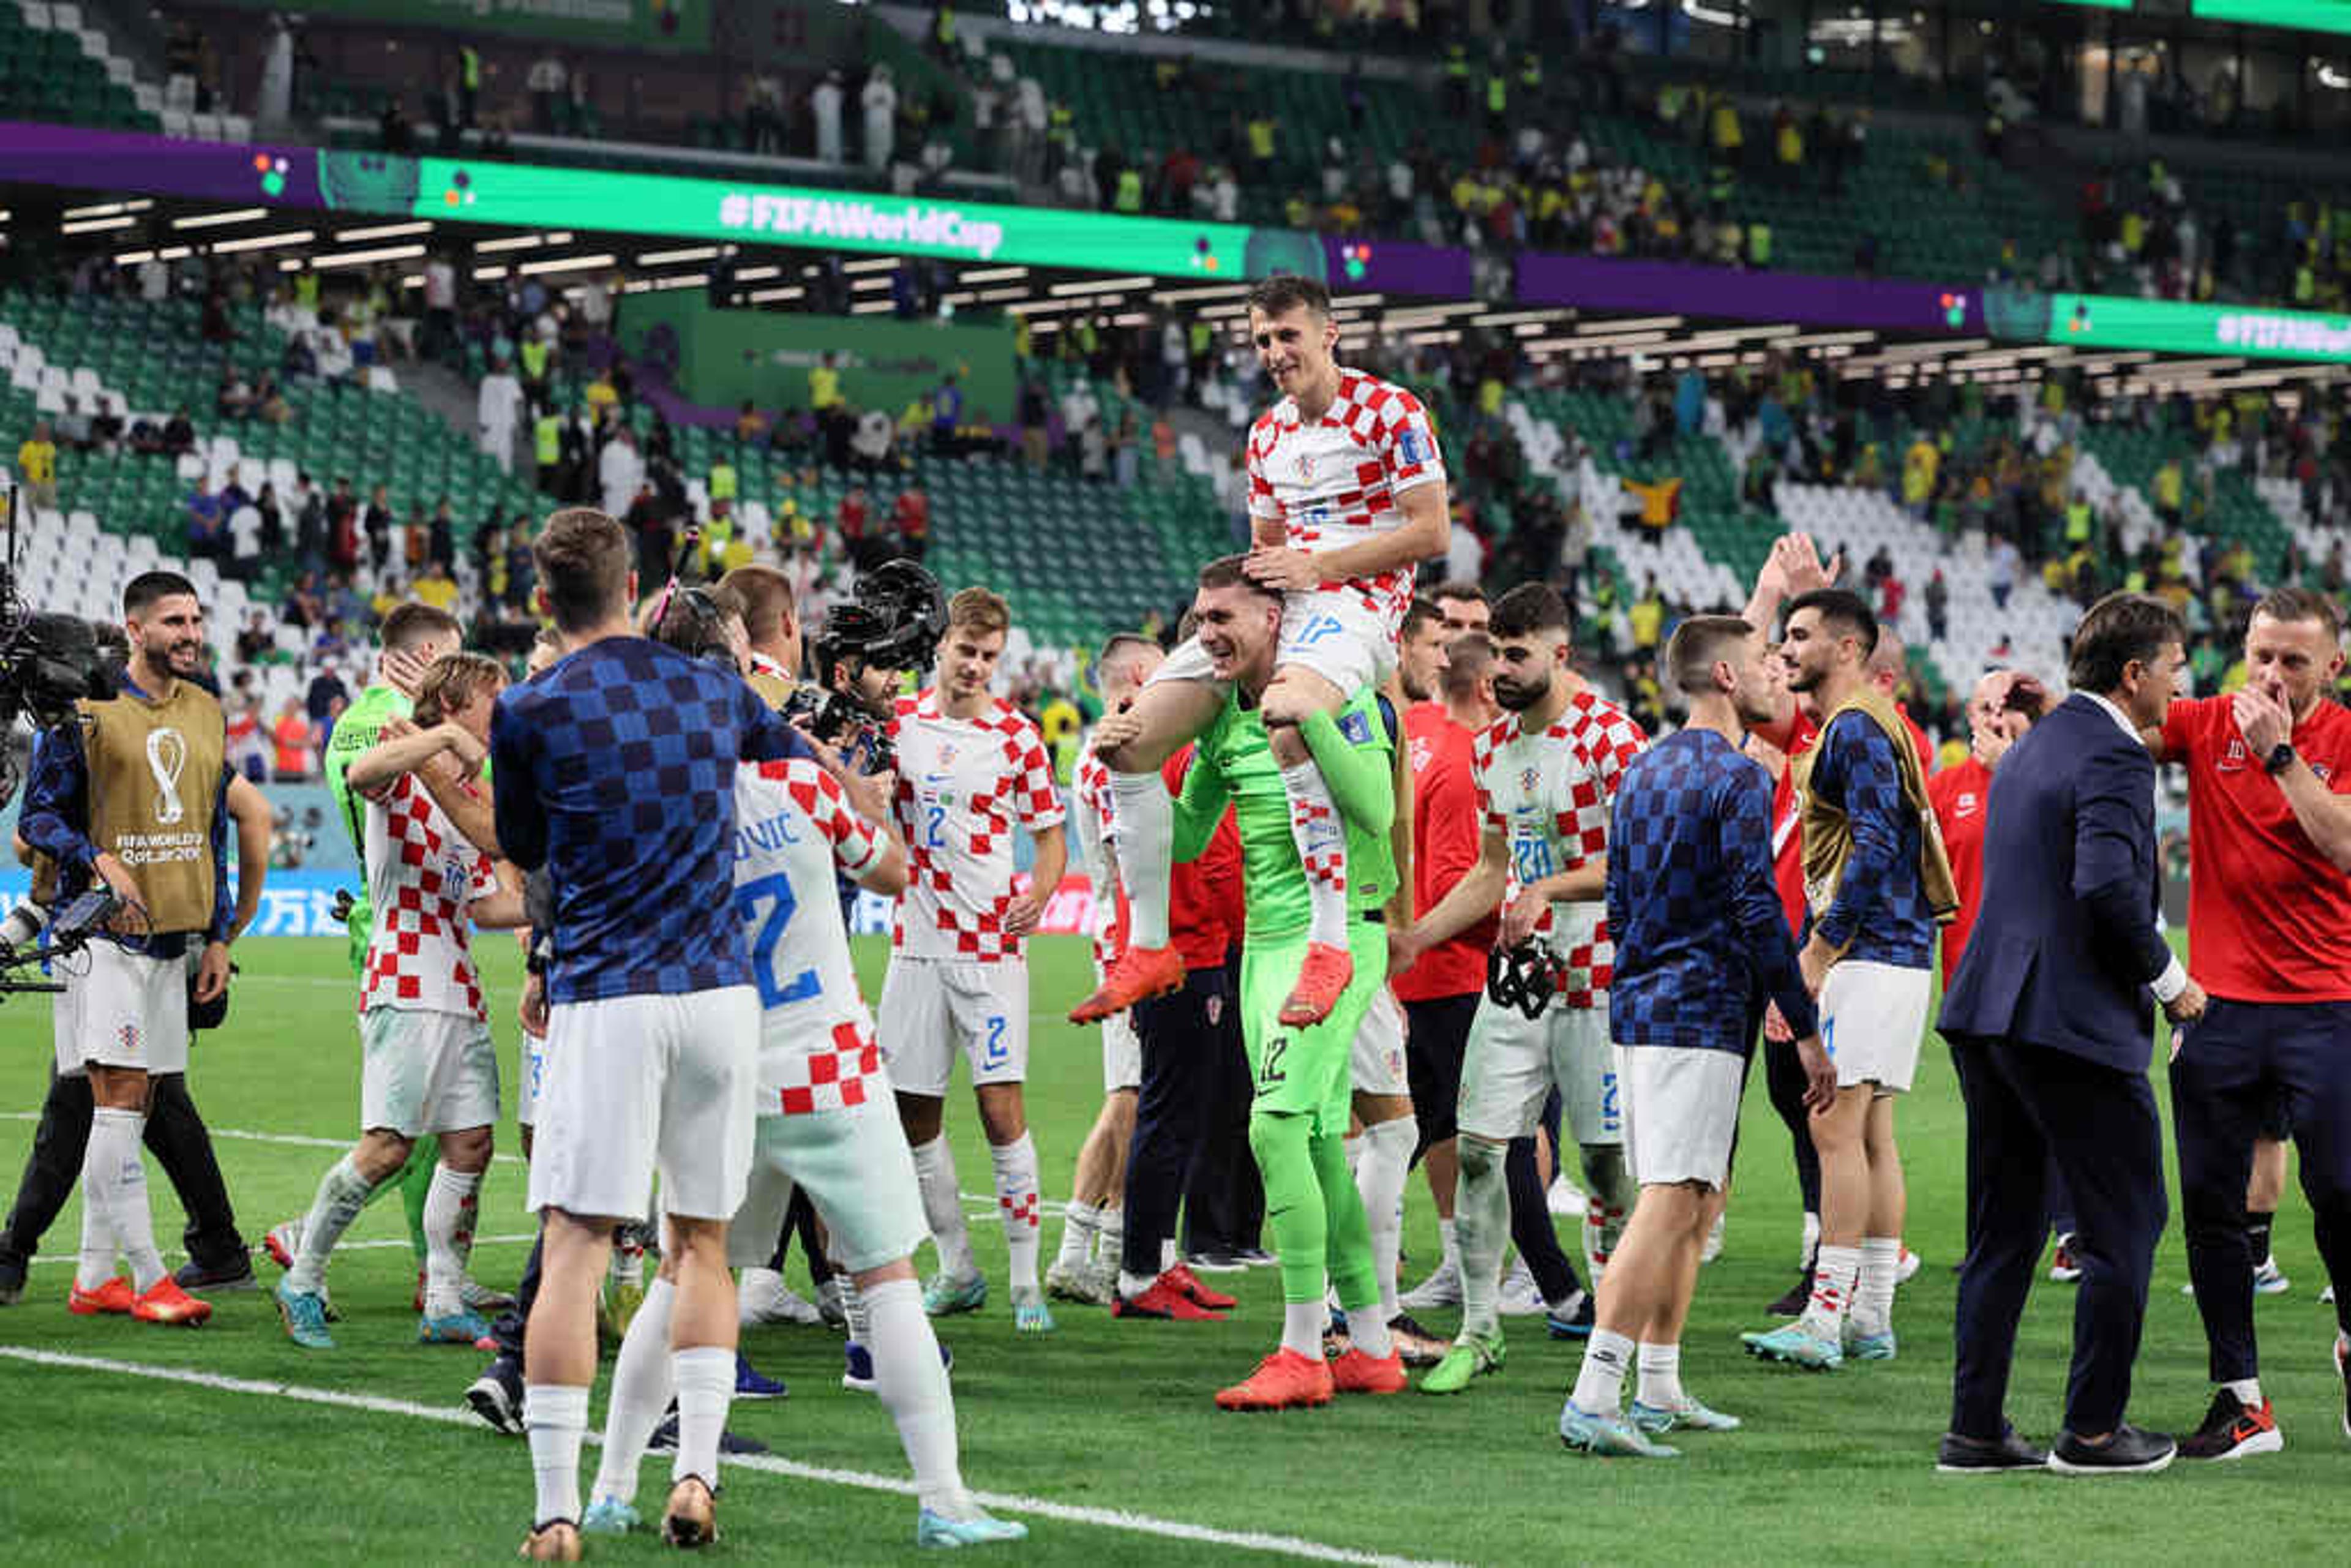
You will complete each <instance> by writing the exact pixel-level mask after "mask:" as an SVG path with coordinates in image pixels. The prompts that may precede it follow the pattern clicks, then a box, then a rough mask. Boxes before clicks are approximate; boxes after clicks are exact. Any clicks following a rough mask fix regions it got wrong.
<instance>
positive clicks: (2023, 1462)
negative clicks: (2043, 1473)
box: [1935, 1427, 2049, 1476]
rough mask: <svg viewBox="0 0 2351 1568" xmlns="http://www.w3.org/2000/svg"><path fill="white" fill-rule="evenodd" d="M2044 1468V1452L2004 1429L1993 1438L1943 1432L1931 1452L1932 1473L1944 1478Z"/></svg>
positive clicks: (2045, 1465) (2047, 1464) (2046, 1455)
mask: <svg viewBox="0 0 2351 1568" xmlns="http://www.w3.org/2000/svg"><path fill="white" fill-rule="evenodd" d="M2048 1468H2049V1455H2048V1452H2047V1451H2046V1450H2045V1449H2042V1448H2034V1447H2033V1446H2032V1444H2031V1443H2029V1442H2027V1441H2025V1439H2024V1438H2023V1437H2020V1436H2018V1435H2017V1430H2016V1428H2015V1427H2006V1428H2004V1429H2003V1430H2002V1431H2001V1435H2000V1436H1999V1437H1996V1438H1993V1437H1960V1436H1959V1434H1958V1433H1957V1432H1946V1433H1944V1434H1943V1442H1942V1446H1941V1447H1940V1448H1937V1449H1936V1450H1935V1469H1936V1470H1937V1471H1938V1473H1940V1474H1942V1475H1947V1476H1989V1475H1999V1474H2001V1473H2003V1472H2006V1471H2010V1470H2040V1469H2048Z"/></svg>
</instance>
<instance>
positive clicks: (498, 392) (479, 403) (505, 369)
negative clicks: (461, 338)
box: [474, 349, 544, 474]
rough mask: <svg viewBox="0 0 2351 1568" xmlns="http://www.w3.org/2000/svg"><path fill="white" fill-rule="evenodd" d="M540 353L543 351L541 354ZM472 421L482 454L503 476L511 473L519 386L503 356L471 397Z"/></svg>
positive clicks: (520, 397)
mask: <svg viewBox="0 0 2351 1568" xmlns="http://www.w3.org/2000/svg"><path fill="white" fill-rule="evenodd" d="M541 351H542V352H544V350H543V349H542V350H541ZM474 402H475V423H476V427H477V429H478V432H479V434H480V436H481V442H482V450H483V451H484V452H486V453H488V454H489V455H490V460H491V461H492V462H494V463H496V465H498V471H499V472H500V473H503V474H512V473H513V472H514V449H515V432H516V430H517V428H518V427H519V425H520V423H521V419H522V408H523V394H522V382H519V381H517V379H516V378H515V373H514V371H513V369H512V368H511V367H510V366H509V365H508V364H507V361H506V359H505V357H504V356H500V357H499V358H497V359H496V360H493V361H491V363H490V373H489V374H487V375H486V376H484V377H483V378H482V385H481V390H480V391H479V392H477V393H475V400H474Z"/></svg>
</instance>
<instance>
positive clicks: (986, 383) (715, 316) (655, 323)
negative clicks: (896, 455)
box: [619, 288, 1018, 423]
mask: <svg viewBox="0 0 2351 1568" xmlns="http://www.w3.org/2000/svg"><path fill="white" fill-rule="evenodd" d="M619 329H620V339H621V344H622V349H623V350H625V351H626V352H627V353H628V355H629V356H630V358H632V360H636V361H639V362H645V363H654V364H671V365H674V367H675V370H676V384H677V386H678V389H679V390H680V391H681V392H684V393H685V395H686V396H687V397H689V398H691V399H693V400H694V401H695V402H699V403H705V404H709V405H713V406H716V407H722V408H733V407H736V406H737V404H740V403H742V402H745V401H746V400H747V401H749V402H752V403H753V404H755V405H756V406H758V407H760V408H766V409H778V408H805V407H807V406H808V402H809V380H808V377H809V371H812V370H814V369H816V368H817V366H818V365H820V363H822V362H823V360H824V356H825V355H827V354H831V356H832V357H833V368H834V369H835V370H837V371H840V373H841V395H842V396H844V397H846V398H847V399H848V400H849V401H850V402H852V403H853V404H855V405H856V406H857V407H859V408H878V409H881V410H882V411H883V412H884V413H888V414H889V415H891V417H893V418H895V417H897V415H898V414H899V413H900V412H901V411H903V410H904V408H905V406H906V405H907V404H908V403H910V402H916V401H918V400H920V399H922V398H924V397H925V396H927V395H929V394H930V393H931V392H934V391H935V390H936V389H937V387H938V384H939V382H940V380H941V379H942V378H943V377H946V376H947V375H950V374H952V375H953V376H954V377H955V378H956V385H957V386H958V387H959V388H960V389H961V390H962V392H963V417H964V419H965V421H966V422H967V423H971V422H980V421H984V422H987V423H1007V422H1009V421H1010V420H1011V419H1012V418H1013V417H1014V415H1015V413H1016V412H1017V410H1016V406H1015V403H1016V392H1017V391H1018V384H1017V382H1016V380H1015V377H1014V373H1013V363H1012V332H1011V329H1009V328H1008V327H1005V326H1002V325H996V326H987V327H956V326H950V325H948V324H946V323H945V322H939V321H901V320H898V319H894V318H892V317H888V316H879V315H876V316H800V315H793V314H789V313H787V312H782V311H775V310H719V309H714V308H711V306H710V305H709V303H708V300H707V297H706V296H705V294H704V293H703V292H702V291H701V290H699V289H689V288H666V289H661V290H658V291H656V292H653V293H648V294H632V295H630V296H629V297H628V298H625V299H624V300H622V303H621V315H620V324H619Z"/></svg>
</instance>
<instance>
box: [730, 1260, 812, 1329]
mask: <svg viewBox="0 0 2351 1568" xmlns="http://www.w3.org/2000/svg"><path fill="white" fill-rule="evenodd" d="M735 1300H736V1315H737V1321H738V1322H741V1324H742V1325H743V1327H745V1328H758V1327H761V1326H763V1325H766V1324H769V1323H812V1322H818V1321H819V1313H818V1312H817V1310H816V1307H815V1306H814V1304H812V1303H811V1302H810V1301H808V1300H807V1299H805V1298H804V1297H802V1296H800V1295H799V1293H798V1292H796V1291H793V1290H792V1288H791V1287H790V1286H789V1285H787V1284H785V1283H784V1277H783V1276H782V1275H781V1274H779V1273H778V1272H777V1271H776V1270H773V1269H746V1270H743V1279H742V1282H741V1283H739V1284H738V1285H737V1286H736V1288H735Z"/></svg>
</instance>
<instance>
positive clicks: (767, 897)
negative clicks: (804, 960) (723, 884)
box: [735, 873, 822, 1008]
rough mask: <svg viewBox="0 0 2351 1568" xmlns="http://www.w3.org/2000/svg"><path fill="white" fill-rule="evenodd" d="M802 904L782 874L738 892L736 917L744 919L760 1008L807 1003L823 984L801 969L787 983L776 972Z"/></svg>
mask: <svg viewBox="0 0 2351 1568" xmlns="http://www.w3.org/2000/svg"><path fill="white" fill-rule="evenodd" d="M798 909H799V899H797V898H795V897H794V896H793V895H792V884H791V879H790V878H789V877H786V876H784V875H783V874H781V873H778V874H776V875H774V876H763V877H758V878H755V879H754V880H752V881H750V882H747V883H744V884H743V885H742V886H740V887H738V888H737V889H736V890H735V913H736V914H737V915H741V916H742V917H743V925H744V929H745V934H746V936H748V937H749V939H750V944H751V973H752V975H753V976H754V977H756V978H757V979H758V982H759V1005H760V1006H761V1007H763V1008H779V1007H782V1006H783V1005H784V1004H785V1003H786V1002H799V1001H806V1000H807V999H808V998H810V997H812V996H814V995H816V994H817V991H818V989H819V988H820V985H821V984H822V982H820V980H819V979H818V978H817V974H816V971H815V970H814V969H802V970H801V971H800V972H799V974H797V975H795V976H793V977H791V979H789V981H787V980H786V979H785V978H784V977H782V976H781V975H779V974H778V973H777V972H776V960H777V959H778V956H780V955H781V949H782V947H783V945H784V928H785V927H786V926H788V925H790V924H791V923H792V915H793V912H794V911H796V910H798Z"/></svg>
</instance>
